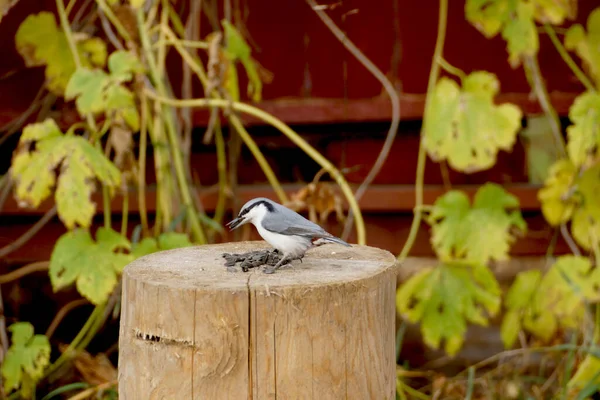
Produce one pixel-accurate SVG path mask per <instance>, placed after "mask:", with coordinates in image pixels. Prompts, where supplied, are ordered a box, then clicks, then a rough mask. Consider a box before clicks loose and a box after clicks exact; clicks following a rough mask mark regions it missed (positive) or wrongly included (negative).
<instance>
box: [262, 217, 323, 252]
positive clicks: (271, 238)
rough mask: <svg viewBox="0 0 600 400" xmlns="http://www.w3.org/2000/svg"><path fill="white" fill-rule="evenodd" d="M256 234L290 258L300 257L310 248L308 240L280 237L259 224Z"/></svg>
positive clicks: (298, 237) (310, 244)
mask: <svg viewBox="0 0 600 400" xmlns="http://www.w3.org/2000/svg"><path fill="white" fill-rule="evenodd" d="M255 226H256V230H257V231H258V234H259V235H260V236H261V237H262V238H263V239H264V240H265V241H267V243H269V244H270V245H271V246H273V247H274V248H276V249H277V250H279V251H280V252H282V253H283V254H289V255H290V256H296V257H298V256H301V255H303V254H304V253H305V252H306V250H308V249H309V248H310V247H311V246H312V242H311V241H310V239H307V238H304V237H302V236H290V235H282V234H280V233H275V232H271V231H268V230H266V229H265V228H263V227H262V225H261V224H260V223H258V224H256V225H255Z"/></svg>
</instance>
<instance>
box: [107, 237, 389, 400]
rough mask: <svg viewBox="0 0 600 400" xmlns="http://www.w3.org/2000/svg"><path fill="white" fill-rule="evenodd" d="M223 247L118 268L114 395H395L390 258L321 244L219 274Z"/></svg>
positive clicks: (234, 249)
mask: <svg viewBox="0 0 600 400" xmlns="http://www.w3.org/2000/svg"><path fill="white" fill-rule="evenodd" d="M265 248H269V247H268V246H267V245H266V244H265V242H241V243H226V244H220V245H206V246H198V247H188V248H183V249H176V250H170V251H164V252H160V253H154V254H151V255H148V256H145V257H142V258H140V259H138V260H136V261H134V262H133V263H131V264H129V265H128V266H127V267H126V268H125V270H124V273H123V294H122V314H121V326H120V338H119V398H120V399H121V400H138V399H144V400H146V399H182V400H183V399H202V400H204V399H211V400H213V399H236V400H237V399H261V400H262V399H275V398H277V399H320V400H322V399H360V400H365V399H378V400H379V399H394V398H395V381H396V365H395V349H394V347H395V329H394V328H395V326H394V325H395V289H396V275H397V263H396V259H395V257H394V256H393V255H392V254H391V253H389V252H387V251H384V250H380V249H376V248H372V247H368V246H356V245H355V246H353V247H352V248H347V247H344V246H340V245H335V244H327V245H324V246H321V247H318V248H315V249H312V250H309V252H308V253H307V254H306V256H305V258H304V260H303V262H302V263H300V262H299V261H294V262H293V267H283V268H281V269H280V270H278V271H277V272H276V273H275V274H273V275H267V274H264V273H263V272H262V268H260V269H251V270H250V271H249V272H242V271H241V270H237V272H231V271H228V270H227V268H226V267H225V266H224V259H223V258H222V256H221V255H222V253H224V252H227V253H244V252H247V251H252V250H259V249H265Z"/></svg>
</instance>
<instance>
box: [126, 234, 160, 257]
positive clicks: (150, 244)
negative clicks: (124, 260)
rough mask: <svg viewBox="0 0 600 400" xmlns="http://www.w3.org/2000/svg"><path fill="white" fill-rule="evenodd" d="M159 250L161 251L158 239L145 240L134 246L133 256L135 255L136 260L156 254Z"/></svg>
mask: <svg viewBox="0 0 600 400" xmlns="http://www.w3.org/2000/svg"><path fill="white" fill-rule="evenodd" d="M159 250H160V249H159V248H158V243H157V242H156V239H154V238H144V239H142V240H141V241H140V242H139V243H137V244H135V245H134V246H133V250H132V251H131V254H133V255H134V257H135V258H139V257H142V256H145V255H148V254H152V253H156V252H157V251H159Z"/></svg>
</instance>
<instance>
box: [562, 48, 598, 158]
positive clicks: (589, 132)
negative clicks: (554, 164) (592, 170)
mask: <svg viewBox="0 0 600 400" xmlns="http://www.w3.org/2000/svg"><path fill="white" fill-rule="evenodd" d="M599 45H600V42H599ZM569 119H570V120H571V121H572V122H573V125H570V126H569V127H567V135H568V139H569V140H568V143H567V151H568V153H569V158H570V159H571V161H572V162H573V164H574V165H575V166H576V167H578V168H580V167H589V166H590V165H591V164H593V163H595V162H596V161H597V159H598V156H599V153H598V150H599V149H600V94H598V93H596V92H586V93H584V94H582V95H580V96H578V97H577V98H576V99H575V101H574V102H573V105H571V108H570V109H569Z"/></svg>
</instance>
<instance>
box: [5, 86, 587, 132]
mask: <svg viewBox="0 0 600 400" xmlns="http://www.w3.org/2000/svg"><path fill="white" fill-rule="evenodd" d="M578 95H579V93H564V92H554V93H551V94H550V100H551V102H552V105H553V106H554V107H555V109H556V111H557V112H558V114H559V115H561V116H566V115H568V113H569V107H570V106H571V104H573V101H574V99H575V97H577V96H578ZM399 96H400V117H401V119H402V120H404V121H406V120H420V119H422V118H423V110H424V109H425V95H424V94H411V93H400V94H399ZM496 102H497V103H499V104H500V103H506V102H511V103H514V104H516V105H517V106H519V107H520V108H521V109H522V110H523V114H524V115H537V114H541V113H542V110H541V108H540V106H539V103H538V102H537V101H536V100H535V98H532V97H531V96H529V95H528V94H525V93H504V94H500V95H498V96H497V98H496ZM256 106H257V107H258V108H260V109H262V110H264V111H266V112H268V113H271V114H273V115H274V116H276V117H277V118H279V119H280V120H282V121H283V122H285V123H286V124H289V125H304V124H331V123H350V122H352V123H357V122H385V121H389V120H390V119H391V116H392V106H391V104H390V101H389V98H388V97H387V96H380V97H375V98H365V99H350V100H345V99H321V98H312V97H308V98H281V99H277V100H269V101H264V102H261V103H258V104H256ZM19 116H20V113H18V112H16V111H14V110H0V126H3V125H5V124H7V123H9V122H10V121H12V120H15V119H16V118H18V117H19ZM59 118H60V119H59V121H58V124H59V126H60V127H61V128H62V129H67V128H68V127H69V126H71V124H73V122H74V121H76V120H78V119H79V117H78V116H77V114H76V113H75V111H74V110H63V111H62V112H61V114H60V116H59ZM242 119H243V121H244V123H245V124H246V125H248V126H252V125H254V126H258V125H265V123H264V122H263V121H261V120H258V119H257V118H254V117H251V116H248V115H242ZM208 120H209V111H208V110H207V109H197V110H195V111H194V113H193V122H194V125H195V126H197V127H205V126H207V124H208ZM30 122H33V121H30ZM223 122H224V123H225V120H223ZM2 133H3V132H0V136H1V135H2Z"/></svg>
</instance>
